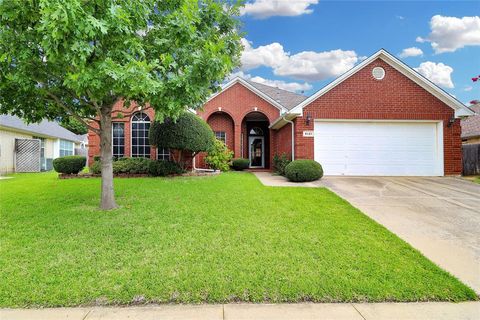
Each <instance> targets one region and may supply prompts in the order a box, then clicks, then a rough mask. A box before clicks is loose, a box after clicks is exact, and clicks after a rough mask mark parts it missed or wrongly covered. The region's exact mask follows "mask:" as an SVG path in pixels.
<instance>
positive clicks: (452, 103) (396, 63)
mask: <svg viewBox="0 0 480 320" xmlns="http://www.w3.org/2000/svg"><path fill="white" fill-rule="evenodd" d="M377 58H380V59H382V60H383V61H385V62H386V63H388V64H389V65H391V66H392V67H393V68H395V69H396V70H397V71H399V72H400V73H402V74H403V75H405V76H406V77H407V78H409V79H410V80H412V81H413V82H415V83H417V84H418V85H419V86H421V87H422V88H424V89H425V90H426V91H428V92H429V93H430V94H432V95H433V96H435V97H436V98H438V99H439V100H440V101H442V102H443V103H445V104H446V105H448V106H449V107H450V108H452V109H454V110H455V117H457V118H458V117H464V116H470V115H473V114H474V113H473V111H471V110H470V109H469V108H468V107H467V106H465V105H464V104H463V103H461V102H460V101H458V100H457V99H455V98H454V97H452V96H451V95H450V94H448V93H447V92H445V91H444V90H443V89H441V88H440V87H438V86H437V85H435V84H434V83H433V82H431V81H430V80H428V79H427V78H425V77H424V76H422V75H421V74H419V73H418V72H417V71H415V70H413V69H412V68H410V67H409V66H408V65H406V64H405V63H404V62H402V61H401V60H399V59H398V58H396V57H395V56H393V55H391V54H390V53H388V52H387V51H386V50H384V49H381V50H379V51H377V52H376V53H374V54H373V55H371V56H370V57H368V58H367V59H365V60H364V61H362V62H361V63H360V64H358V65H356V66H355V67H353V68H352V69H350V70H349V71H347V72H345V73H344V74H342V75H341V76H340V77H338V78H337V79H335V80H334V81H332V82H330V83H329V84H328V85H326V86H325V87H323V88H322V89H320V90H319V91H317V92H316V93H315V94H313V95H312V96H310V97H309V98H308V99H306V100H304V101H303V102H301V103H300V104H299V105H297V106H296V107H295V108H293V109H292V110H291V112H296V113H303V108H304V107H305V106H307V105H308V104H310V103H311V102H312V101H315V100H316V99H318V98H319V97H321V96H322V95H324V94H325V93H327V92H328V91H330V90H331V89H333V88H334V87H336V86H337V85H339V84H340V83H342V82H343V81H344V80H346V79H348V78H349V77H350V76H352V75H354V74H355V73H357V72H358V71H360V70H361V69H363V68H364V67H365V66H367V65H368V64H370V63H371V62H373V61H374V60H375V59H377Z"/></svg>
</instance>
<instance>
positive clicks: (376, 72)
mask: <svg viewBox="0 0 480 320" xmlns="http://www.w3.org/2000/svg"><path fill="white" fill-rule="evenodd" d="M372 76H373V77H374V78H375V79H377V80H382V79H383V78H385V70H384V69H383V68H382V67H375V68H373V70H372Z"/></svg>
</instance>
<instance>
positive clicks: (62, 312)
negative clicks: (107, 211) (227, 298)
mask: <svg viewBox="0 0 480 320" xmlns="http://www.w3.org/2000/svg"><path fill="white" fill-rule="evenodd" d="M0 319H1V320H20V319H21V320H60V319H68V320H94V319H95V320H114V319H115V320H124V319H141V320H180V319H195V320H223V319H225V320H227V319H228V320H247V319H252V320H267V319H268V320H272V319H274V320H293V319H302V320H310V319H312V320H313V319H316V320H317V319H335V320H343V319H345V320H347V319H348V320H349V319H352V320H370V319H380V320H381V319H385V320H387V319H388V320H394V319H398V320H400V319H401V320H406V319H415V320H422V319H423V320H427V319H428V320H431V319H435V320H447V319H448V320H450V319H456V320H470V319H472V320H478V319H480V302H478V301H477V302H462V303H449V302H425V303H354V304H351V303H338V304H332V303H324V304H316V303H300V304H225V305H163V306H148V307H117V308H114V307H111V308H108V307H92V308H58V309H0Z"/></svg>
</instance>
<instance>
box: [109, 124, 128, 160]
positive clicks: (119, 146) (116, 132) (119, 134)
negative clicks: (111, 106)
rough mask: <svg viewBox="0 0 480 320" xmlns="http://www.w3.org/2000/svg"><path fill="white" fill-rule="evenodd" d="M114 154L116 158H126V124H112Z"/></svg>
mask: <svg viewBox="0 0 480 320" xmlns="http://www.w3.org/2000/svg"><path fill="white" fill-rule="evenodd" d="M112 152H113V157H114V158H123V157H124V156H125V123H123V122H113V123H112Z"/></svg>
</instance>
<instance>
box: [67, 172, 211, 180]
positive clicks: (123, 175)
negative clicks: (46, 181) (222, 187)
mask: <svg viewBox="0 0 480 320" xmlns="http://www.w3.org/2000/svg"><path fill="white" fill-rule="evenodd" d="M217 174H220V171H215V172H212V171H197V172H187V173H183V174H175V175H171V176H168V177H199V176H212V175H217ZM100 177H102V175H101V174H94V173H79V174H67V173H59V174H58V178H59V179H82V178H100ZM113 177H114V178H146V177H150V178H155V177H153V176H151V175H149V174H146V173H116V174H114V175H113Z"/></svg>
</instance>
